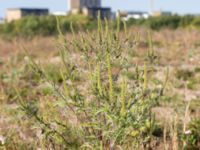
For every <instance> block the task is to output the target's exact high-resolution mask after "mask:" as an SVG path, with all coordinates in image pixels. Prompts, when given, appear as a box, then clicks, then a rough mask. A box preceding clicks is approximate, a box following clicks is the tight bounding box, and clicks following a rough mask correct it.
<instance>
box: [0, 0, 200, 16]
mask: <svg viewBox="0 0 200 150" xmlns="http://www.w3.org/2000/svg"><path fill="white" fill-rule="evenodd" d="M102 4H103V6H105V7H111V8H112V10H113V11H116V10H119V9H120V10H133V11H149V10H150V0H102ZM199 6H200V0H154V10H164V11H172V12H175V13H179V14H188V13H190V14H192V13H195V14H200V9H199ZM16 7H17V8H18V7H39V8H49V9H50V11H51V12H53V11H67V10H68V0H32V1H31V0H0V17H1V18H2V17H4V16H5V11H6V9H7V8H16Z"/></svg>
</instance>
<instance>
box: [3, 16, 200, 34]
mask: <svg viewBox="0 0 200 150" xmlns="http://www.w3.org/2000/svg"><path fill="white" fill-rule="evenodd" d="M58 19H59V26H60V29H61V30H62V32H69V31H70V24H71V22H72V23H73V27H74V28H75V31H77V30H93V29H96V28H97V22H96V20H93V19H91V18H88V17H85V16H82V15H75V16H62V17H58ZM111 24H112V25H114V26H116V22H113V23H111ZM133 25H135V26H145V27H149V28H150V29H153V30H160V29H163V28H170V29H177V28H187V27H195V28H198V29H200V17H195V16H190V15H187V16H178V15H174V16H161V17H150V18H149V19H130V20H129V21H128V22H127V26H128V27H131V26H133ZM57 33H58V31H57V21H56V17H55V16H40V17H37V16H29V17H25V18H23V19H21V20H17V21H13V22H11V23H5V24H2V25H0V35H2V36H6V37H14V36H22V37H33V36H35V35H42V36H49V35H55V34H57Z"/></svg>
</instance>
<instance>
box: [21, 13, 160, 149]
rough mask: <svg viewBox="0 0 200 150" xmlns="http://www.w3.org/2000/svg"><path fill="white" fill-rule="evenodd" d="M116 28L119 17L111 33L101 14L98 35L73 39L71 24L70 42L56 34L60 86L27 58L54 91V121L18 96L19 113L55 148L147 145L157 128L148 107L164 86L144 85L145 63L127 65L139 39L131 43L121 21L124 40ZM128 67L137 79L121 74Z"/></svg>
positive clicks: (143, 146)
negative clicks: (24, 114) (71, 36)
mask: <svg viewBox="0 0 200 150" xmlns="http://www.w3.org/2000/svg"><path fill="white" fill-rule="evenodd" d="M120 24H121V23H120V21H119V19H118V23H117V29H116V30H115V29H112V28H111V27H110V26H109V22H108V21H107V20H105V21H102V20H100V16H99V20H98V29H97V32H93V33H79V34H78V36H76V35H75V33H74V30H73V26H71V28H72V34H73V38H72V40H71V41H68V40H67V39H65V37H64V35H62V33H61V31H60V30H59V32H60V35H59V37H58V48H59V49H60V57H61V60H62V64H60V66H59V67H58V68H57V69H58V70H59V71H58V72H59V73H60V76H61V80H59V82H58V81H57V82H56V81H55V80H53V79H52V78H50V77H49V74H48V71H46V70H45V67H42V65H39V64H37V63H35V61H34V60H33V59H32V58H30V59H29V64H30V66H31V68H32V69H33V71H35V72H36V73H38V74H39V75H40V78H41V79H42V81H45V82H48V83H49V84H50V85H51V87H52V89H53V91H54V94H53V95H54V98H55V99H56V105H53V106H55V107H56V108H57V109H55V111H57V114H58V115H57V118H56V119H55V120H53V119H52V118H51V117H50V116H49V117H50V118H49V119H44V116H43V115H44V112H43V113H42V111H40V109H41V108H40V107H39V106H37V105H32V107H33V106H34V108H32V107H30V106H31V105H29V104H26V101H25V100H23V98H20V94H19V93H18V97H19V98H20V104H21V106H22V108H23V110H24V111H25V112H26V113H27V114H28V115H29V116H30V117H33V118H34V119H35V120H36V121H37V122H38V123H39V124H40V127H41V128H42V129H43V130H42V131H43V134H45V135H46V137H47V138H46V139H48V140H49V141H51V143H53V145H57V146H58V147H59V146H60V147H62V148H66V149H73V148H74V149H77V148H78V149H100V150H101V149H130V150H131V149H134V148H150V147H151V141H152V140H153V138H154V136H153V129H154V125H155V120H154V117H153V115H152V112H151V108H152V107H154V106H155V105H156V101H158V100H159V98H160V96H162V95H161V92H160V91H161V90H162V89H163V88H161V89H158V88H154V85H151V86H150V85H149V86H148V80H150V79H149V78H150V77H149V76H148V62H144V64H145V65H144V67H143V65H141V66H139V65H134V64H131V62H130V61H129V59H128V58H127V54H126V49H131V48H132V46H134V44H131V43H133V41H132V39H137V38H134V37H133V38H130V39H129V37H130V35H129V36H128V35H127V32H128V31H127V28H126V25H125V23H124V29H125V32H126V39H123V38H122V37H121V34H123V33H121V32H120ZM137 36H138V35H137ZM74 56H76V57H74ZM124 66H126V67H124ZM127 66H135V74H136V77H135V78H131V79H130V78H128V77H127V76H125V74H126V72H127V71H128V68H127ZM77 76H78V77H79V78H77ZM38 103H39V101H38ZM47 111H48V110H47ZM30 114H31V115H30ZM59 114H60V115H59Z"/></svg>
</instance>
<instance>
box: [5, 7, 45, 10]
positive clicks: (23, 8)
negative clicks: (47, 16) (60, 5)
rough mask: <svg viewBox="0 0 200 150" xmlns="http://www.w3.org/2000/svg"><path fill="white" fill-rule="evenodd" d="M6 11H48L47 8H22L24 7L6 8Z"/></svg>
mask: <svg viewBox="0 0 200 150" xmlns="http://www.w3.org/2000/svg"><path fill="white" fill-rule="evenodd" d="M7 10H22V11H23V10H25V11H26V10H27V11H29V10H38V11H40V10H45V11H49V9H48V8H24V7H22V8H8V9H7Z"/></svg>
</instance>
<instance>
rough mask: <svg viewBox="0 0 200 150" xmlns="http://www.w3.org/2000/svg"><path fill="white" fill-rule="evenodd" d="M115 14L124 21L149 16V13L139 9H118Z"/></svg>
mask: <svg viewBox="0 0 200 150" xmlns="http://www.w3.org/2000/svg"><path fill="white" fill-rule="evenodd" d="M116 16H117V17H120V18H121V19H122V20H124V21H128V20H129V19H142V18H143V19H147V18H149V13H148V12H141V11H118V12H117V14H116Z"/></svg>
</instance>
